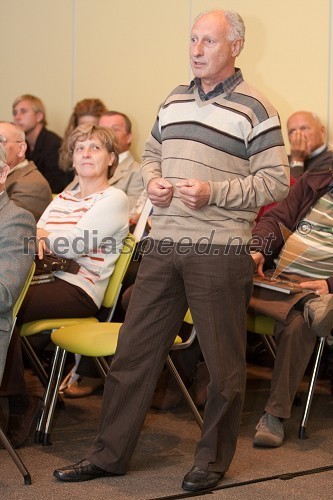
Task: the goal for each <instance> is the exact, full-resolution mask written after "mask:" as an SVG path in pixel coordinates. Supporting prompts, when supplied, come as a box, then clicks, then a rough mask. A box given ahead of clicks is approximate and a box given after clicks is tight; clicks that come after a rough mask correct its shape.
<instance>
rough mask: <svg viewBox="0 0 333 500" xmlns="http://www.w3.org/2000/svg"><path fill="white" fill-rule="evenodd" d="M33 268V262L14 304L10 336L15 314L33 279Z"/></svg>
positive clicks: (34, 266) (34, 265)
mask: <svg viewBox="0 0 333 500" xmlns="http://www.w3.org/2000/svg"><path fill="white" fill-rule="evenodd" d="M35 268H36V264H35V263H34V262H33V263H32V266H31V269H30V271H29V274H28V276H27V279H26V280H25V283H24V286H23V288H22V290H21V293H20V295H19V297H18V299H17V301H16V302H15V305H14V307H13V326H12V330H11V334H12V332H13V330H14V326H15V323H16V317H17V313H18V312H19V310H20V307H21V304H22V302H23V300H24V297H25V294H26V293H27V291H28V288H29V286H30V283H31V280H32V277H33V275H34V272H35Z"/></svg>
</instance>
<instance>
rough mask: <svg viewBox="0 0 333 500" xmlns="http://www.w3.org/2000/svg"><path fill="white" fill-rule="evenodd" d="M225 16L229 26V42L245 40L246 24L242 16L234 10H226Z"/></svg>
mask: <svg viewBox="0 0 333 500" xmlns="http://www.w3.org/2000/svg"><path fill="white" fill-rule="evenodd" d="M224 15H225V18H226V20H227V21H228V25H229V34H228V40H229V42H233V41H234V40H237V39H238V38H242V39H243V40H245V24H244V21H243V19H242V18H241V16H240V15H239V14H238V13H237V12H235V11H234V10H225V11H224Z"/></svg>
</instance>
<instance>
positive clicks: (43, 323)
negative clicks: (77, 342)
mask: <svg viewBox="0 0 333 500" xmlns="http://www.w3.org/2000/svg"><path fill="white" fill-rule="evenodd" d="M78 322H80V324H81V323H82V322H89V323H92V322H93V323H98V319H97V318H94V317H92V316H91V317H89V318H53V319H52V318H51V319H37V320H35V321H29V323H24V324H23V325H22V327H21V330H20V335H21V337H30V335H36V333H40V332H43V331H45V330H54V329H56V328H61V327H62V326H71V325H76V324H77V323H78Z"/></svg>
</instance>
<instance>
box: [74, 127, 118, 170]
mask: <svg viewBox="0 0 333 500" xmlns="http://www.w3.org/2000/svg"><path fill="white" fill-rule="evenodd" d="M92 137H94V138H95V139H98V140H99V141H100V143H101V144H103V146H105V147H106V149H107V151H108V152H109V153H113V154H114V162H113V164H112V165H110V167H109V169H108V179H110V178H111V177H112V176H113V174H114V171H115V169H116V167H117V165H118V161H119V148H118V140H117V136H116V134H115V133H114V131H113V130H112V129H111V128H106V127H99V126H98V125H95V124H93V123H85V124H84V125H79V126H78V127H76V129H75V130H73V132H72V133H71V135H70V136H69V138H68V141H67V150H68V153H69V155H70V157H71V158H72V157H73V152H74V149H75V145H76V143H77V141H86V140H87V139H91V138H92Z"/></svg>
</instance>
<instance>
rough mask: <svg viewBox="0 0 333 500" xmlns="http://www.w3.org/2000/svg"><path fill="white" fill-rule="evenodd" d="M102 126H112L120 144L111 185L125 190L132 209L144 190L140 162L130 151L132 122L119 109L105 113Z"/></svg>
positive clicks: (101, 121) (100, 123)
mask: <svg viewBox="0 0 333 500" xmlns="http://www.w3.org/2000/svg"><path fill="white" fill-rule="evenodd" d="M98 124H99V126H100V127H107V128H112V129H113V131H114V132H115V134H116V136H117V139H118V145H119V164H118V167H117V168H116V170H115V173H114V174H113V176H112V177H111V179H110V180H109V182H110V185H111V186H114V187H116V188H118V189H121V190H122V191H124V192H125V193H126V194H127V196H128V200H129V207H130V210H131V209H132V208H133V207H134V205H135V204H136V202H137V200H138V199H139V196H140V195H141V194H142V192H143V183H142V177H141V172H140V163H138V162H137V161H135V159H134V158H133V155H132V154H131V152H130V150H129V149H130V147H131V142H132V123H131V121H130V119H129V118H128V116H127V115H125V114H124V113H120V112H118V111H108V112H106V113H104V114H103V115H102V116H101V117H100V119H99V122H98Z"/></svg>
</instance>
